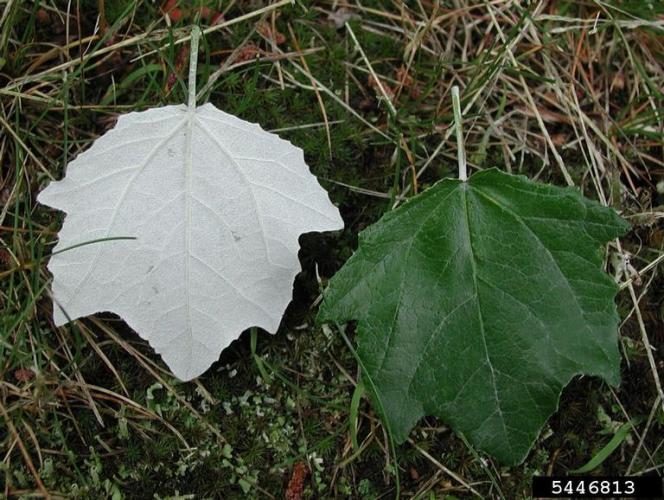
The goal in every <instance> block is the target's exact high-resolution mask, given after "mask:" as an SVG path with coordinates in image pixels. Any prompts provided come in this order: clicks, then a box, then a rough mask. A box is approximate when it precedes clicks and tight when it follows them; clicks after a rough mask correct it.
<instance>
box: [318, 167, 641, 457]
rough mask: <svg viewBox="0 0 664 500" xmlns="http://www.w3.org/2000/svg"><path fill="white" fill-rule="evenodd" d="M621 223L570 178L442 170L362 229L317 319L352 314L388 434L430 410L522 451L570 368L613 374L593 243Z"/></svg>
mask: <svg viewBox="0 0 664 500" xmlns="http://www.w3.org/2000/svg"><path fill="white" fill-rule="evenodd" d="M627 229H628V224H627V223H626V222H625V221H623V220H622V219H620V218H619V217H618V216H617V215H616V214H615V212H614V211H613V210H612V209H610V208H605V207H602V206H601V205H599V204H598V203H596V202H594V201H590V200H588V199H586V198H584V197H582V196H581V195H580V194H579V193H578V192H577V191H576V190H573V189H568V188H559V187H554V186H550V185H543V184H538V183H535V182H532V181H530V180H528V179H526V178H525V177H520V176H512V175H509V174H506V173H503V172H500V171H498V170H495V169H491V170H485V171H483V172H480V173H477V174H475V175H473V176H472V177H471V178H470V179H469V181H468V182H466V183H463V182H460V181H458V180H452V179H446V180H443V181H441V182H439V183H437V184H436V185H435V186H433V187H432V188H430V189H429V190H427V191H426V192H424V193H423V194H422V195H420V196H417V197H416V198H413V199H412V200H410V201H409V202H408V203H406V204H404V205H403V206H401V207H400V208H398V209H397V210H394V211H393V212H390V213H388V214H386V215H385V216H384V217H383V218H382V219H381V220H380V221H378V222H377V223H376V224H374V225H373V226H371V227H369V228H368V229H367V230H365V231H363V232H362V233H361V234H360V241H359V247H358V250H357V251H356V252H355V254H354V255H353V256H352V257H351V259H349V261H348V262H347V263H346V264H345V266H344V267H343V268H342V269H341V270H340V271H339V272H338V273H337V274H336V275H335V276H334V278H333V279H332V280H331V282H330V285H329V288H328V290H327V292H326V294H325V299H324V301H323V304H322V305H321V309H320V313H319V320H320V321H335V322H338V323H341V322H344V321H349V320H357V322H358V324H357V329H358V335H357V339H358V340H357V341H358V349H357V351H358V354H359V356H360V358H361V359H362V361H363V363H364V365H365V367H366V369H367V371H368V372H369V375H370V376H371V378H372V380H373V383H374V384H375V387H376V389H377V392H378V395H379V397H380V399H381V402H382V405H383V407H384V409H385V413H386V418H387V419H388V423H389V425H390V428H391V430H392V432H393V434H394V437H395V439H396V440H397V441H399V442H401V441H404V440H405V439H406V438H407V436H408V433H409V431H410V429H411V428H412V427H413V426H414V425H415V423H416V422H417V421H418V420H419V419H420V418H421V417H423V416H424V415H435V416H437V417H439V418H440V419H441V420H442V421H443V422H445V423H447V424H449V425H450V426H452V428H453V429H455V430H456V431H458V432H461V433H463V434H464V435H465V436H466V437H467V439H468V440H469V441H470V442H471V443H472V444H474V445H475V446H476V447H477V448H479V449H481V450H484V451H486V452H488V453H490V454H491V455H493V456H495V457H496V458H497V459H499V460H500V461H501V462H504V463H506V464H514V463H518V462H520V461H522V460H523V459H524V458H525V456H526V454H527V453H528V450H529V449H530V447H531V446H532V444H533V442H534V440H535V439H536V437H537V435H538V433H539V431H540V429H541V427H542V426H543V425H544V423H545V421H546V419H547V418H548V417H549V416H550V415H551V413H553V412H554V411H555V410H556V408H557V405H558V399H559V396H560V392H561V390H562V388H563V387H564V386H565V385H566V384H567V383H568V382H569V380H570V379H571V378H572V377H573V376H574V375H576V374H581V373H585V374H590V375H597V376H600V377H602V378H604V379H605V380H606V381H607V382H609V383H611V384H618V383H619V380H620V371H619V368H620V357H619V353H618V338H617V324H618V314H617V313H616V308H615V304H614V297H615V294H616V291H617V287H616V285H615V284H614V282H613V280H612V279H611V278H610V277H609V276H607V275H606V274H605V273H604V272H603V271H602V246H603V245H604V244H605V243H606V242H607V241H609V240H611V239H612V238H615V237H617V236H619V235H621V234H623V233H625V232H626V230H627Z"/></svg>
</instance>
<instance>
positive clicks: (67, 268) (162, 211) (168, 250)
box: [38, 104, 343, 380]
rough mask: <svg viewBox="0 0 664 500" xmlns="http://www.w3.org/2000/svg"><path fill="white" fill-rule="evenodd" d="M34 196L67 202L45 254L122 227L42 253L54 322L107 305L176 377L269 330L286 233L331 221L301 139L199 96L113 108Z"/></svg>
mask: <svg viewBox="0 0 664 500" xmlns="http://www.w3.org/2000/svg"><path fill="white" fill-rule="evenodd" d="M189 110H191V111H189ZM38 200H39V202H40V203H43V204H46V205H49V206H51V207H54V208H57V209H59V210H63V211H64V212H66V213H67V217H66V218H65V222H64V224H63V226H62V229H61V230H60V234H59V242H58V244H57V246H56V247H55V249H54V251H55V252H57V251H58V250H61V249H65V248H69V247H72V246H74V245H77V244H81V243H85V242H90V241H91V240H96V239H104V238H113V237H133V238H135V239H115V240H108V241H101V242H95V243H90V244H87V245H83V246H79V247H76V248H73V249H69V250H67V251H65V252H62V253H58V254H56V255H54V256H53V257H52V258H51V260H50V262H49V265H48V268H49V270H50V271H51V273H52V274H53V299H54V307H53V314H54V320H55V324H56V325H58V326H59V325H62V324H64V323H66V322H67V321H69V320H70V319H71V320H73V319H76V318H79V317H82V316H87V315H90V314H93V313H95V312H100V311H111V312H114V313H116V314H118V315H119V316H121V317H122V318H123V319H124V320H125V321H126V322H127V323H128V324H129V325H130V326H131V327H132V328H133V329H134V330H135V331H136V332H138V334H139V335H141V336H142V337H143V338H145V339H147V340H148V341H149V342H150V344H151V345H152V346H153V347H154V349H155V350H156V351H157V352H159V353H161V355H162V357H163V358H164V360H165V361H166V363H167V364H168V366H169V367H170V368H171V370H172V371H173V373H174V374H175V375H176V376H177V377H179V378H180V379H182V380H189V379H192V378H194V377H197V376H198V375H200V374H201V373H203V372H204V371H205V370H206V369H207V368H208V367H209V366H210V365H211V364H212V363H213V362H214V361H216V360H217V359H218V357H219V353H220V352H221V351H222V350H223V349H224V348H225V347H226V346H228V345H229V344H230V343H231V342H232V341H233V340H234V339H235V338H237V337H238V336H239V334H240V333H241V332H242V331H244V330H246V329H247V328H249V327H252V326H258V327H260V328H263V329H264V330H267V331H268V332H271V333H274V332H275V331H276V330H277V328H278V326H279V323H280V321H281V317H282V315H283V312H284V310H285V308H286V306H287V305H288V303H289V302H290V300H291V296H292V288H293V279H294V278H295V275H296V274H297V273H299V272H300V269H301V268H300V263H299V260H298V256H297V253H298V250H299V243H298V238H299V236H300V234H302V233H306V232H310V231H331V230H337V229H341V228H343V221H342V220H341V217H340V215H339V211H338V210H337V208H336V207H335V206H334V205H332V203H331V202H330V200H329V198H328V196H327V193H326V192H325V191H324V190H323V188H321V186H320V185H319V184H318V181H317V180H316V178H315V177H314V176H313V175H312V174H311V173H310V172H309V168H308V167H307V165H306V164H305V163H304V155H303V153H302V150H301V149H299V148H297V147H295V146H293V145H292V144H291V143H289V142H287V141H284V140H282V139H280V138H279V137H277V136H276V135H273V134H270V133H268V132H265V131H264V130H263V129H261V128H260V127H259V126H258V125H256V124H252V123H248V122H245V121H243V120H240V119H239V118H236V117H234V116H232V115H229V114H227V113H224V112H222V111H220V110H218V109H217V108H215V107H214V106H213V105H212V104H205V105H204V106H200V107H198V108H187V106H184V105H180V106H166V107H162V108H155V109H150V110H148V111H143V112H140V113H129V114H126V115H124V116H121V117H120V118H119V119H118V123H117V125H116V126H115V128H113V129H112V130H111V131H109V132H108V133H107V134H105V135H104V136H102V137H100V138H99V139H98V140H97V141H96V142H95V143H94V144H93V146H92V147H91V148H90V149H89V150H88V151H86V152H84V153H82V154H80V155H79V156H78V158H76V160H75V161H73V162H71V163H70V164H69V166H68V167H67V175H66V176H65V178H64V179H63V180H61V181H58V182H52V183H51V184H50V185H49V186H48V187H47V188H46V189H44V190H43V191H42V192H41V193H40V194H39V197H38Z"/></svg>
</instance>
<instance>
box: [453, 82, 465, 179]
mask: <svg viewBox="0 0 664 500" xmlns="http://www.w3.org/2000/svg"><path fill="white" fill-rule="evenodd" d="M452 109H453V110H454V130H455V131H456V139H457V161H458V162H459V179H460V180H462V181H464V182H465V181H466V180H468V171H467V169H466V150H465V149H464V147H463V128H462V122H461V100H460V99H459V87H458V86H456V85H455V86H454V87H452Z"/></svg>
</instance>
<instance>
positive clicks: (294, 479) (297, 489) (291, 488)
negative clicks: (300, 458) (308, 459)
mask: <svg viewBox="0 0 664 500" xmlns="http://www.w3.org/2000/svg"><path fill="white" fill-rule="evenodd" d="M308 475H309V469H307V466H306V465H305V463H304V462H298V463H296V464H295V467H293V475H292V476H291V479H290V481H289V482H288V488H286V495H285V496H286V500H302V492H303V491H304V480H305V479H306V478H307V476H308Z"/></svg>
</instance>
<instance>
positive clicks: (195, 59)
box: [187, 26, 201, 112]
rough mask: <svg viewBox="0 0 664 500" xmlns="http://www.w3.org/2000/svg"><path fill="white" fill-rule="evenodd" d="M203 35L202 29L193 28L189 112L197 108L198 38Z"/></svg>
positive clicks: (190, 53)
mask: <svg viewBox="0 0 664 500" xmlns="http://www.w3.org/2000/svg"><path fill="white" fill-rule="evenodd" d="M200 37H201V29H200V28H199V27H198V26H194V27H193V28H192V29H191V46H190V48H189V102H188V103H187V107H188V108H189V112H192V111H194V110H195V109H196V65H197V64H198V40H199V39H200Z"/></svg>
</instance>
